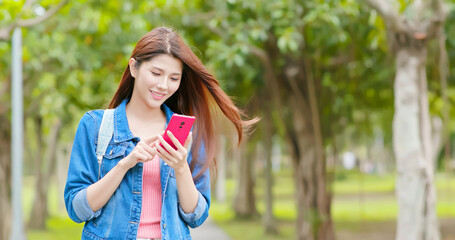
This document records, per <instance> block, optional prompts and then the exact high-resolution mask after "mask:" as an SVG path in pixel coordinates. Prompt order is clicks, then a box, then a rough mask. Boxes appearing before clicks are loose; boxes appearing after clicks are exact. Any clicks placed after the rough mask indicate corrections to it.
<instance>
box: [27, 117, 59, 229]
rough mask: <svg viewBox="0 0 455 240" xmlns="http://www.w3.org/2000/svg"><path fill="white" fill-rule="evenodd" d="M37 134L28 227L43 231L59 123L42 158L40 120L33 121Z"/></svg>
mask: <svg viewBox="0 0 455 240" xmlns="http://www.w3.org/2000/svg"><path fill="white" fill-rule="evenodd" d="M35 123H36V124H35V127H36V132H37V153H36V154H35V156H36V161H35V163H36V165H35V189H36V192H35V199H34V201H33V206H32V212H31V215H30V220H29V223H28V227H30V228H33V229H45V228H46V220H47V217H48V215H49V212H48V207H47V199H48V198H47V196H48V192H49V185H50V179H51V176H52V174H53V172H54V169H55V165H56V153H57V139H58V136H59V132H60V129H61V122H60V121H58V122H57V123H56V124H54V125H53V127H52V129H51V132H50V134H49V139H48V141H47V144H46V151H45V154H44V157H43V154H42V150H43V149H44V144H43V140H44V139H43V135H42V131H43V129H42V119H41V117H37V118H36V119H35Z"/></svg>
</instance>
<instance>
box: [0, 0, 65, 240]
mask: <svg viewBox="0 0 455 240" xmlns="http://www.w3.org/2000/svg"><path fill="white" fill-rule="evenodd" d="M33 2H34V1H31V0H29V1H26V2H25V3H24V5H23V6H22V7H18V6H16V5H15V6H11V9H8V10H12V11H11V12H12V15H13V14H16V15H15V18H14V19H12V20H10V21H8V22H5V21H0V24H1V25H0V26H2V27H0V42H1V41H7V40H9V39H10V33H11V31H12V30H13V29H14V28H16V27H32V26H35V25H37V24H39V23H41V22H43V21H45V20H47V19H49V18H50V17H52V16H53V15H55V13H56V12H58V11H59V10H60V9H61V8H62V7H63V6H64V5H65V4H66V2H67V1H66V0H63V1H60V2H59V3H58V4H56V5H55V6H52V5H50V6H51V8H50V9H49V10H48V11H47V12H45V13H44V14H43V15H41V16H36V17H30V16H31V15H32V14H31V12H32V4H33ZM16 4H21V3H16ZM46 7H47V6H46ZM16 9H19V10H18V11H17V12H14V10H16ZM4 25H6V26H4ZM9 49H10V48H9ZM6 56H8V55H6ZM7 76H8V75H7ZM9 79H10V77H8V78H7V80H6V81H3V79H1V80H2V81H1V83H2V85H1V87H0V89H1V90H0V93H1V94H0V96H6V95H7V94H6V93H7V92H9V89H10V84H9ZM10 106H11V104H10V101H9V100H6V99H5V102H2V103H1V104H0V123H1V126H2V127H0V139H1V140H0V149H1V152H2V155H1V156H0V182H1V183H2V184H0V210H1V212H2V214H3V217H2V218H1V220H0V238H1V239H7V238H9V234H10V228H11V224H10V221H9V220H10V219H11V217H9V216H11V194H10V192H11V191H10V190H11V162H10V161H11V131H10V129H11V124H10V120H9V117H8V115H9V114H8V113H9V111H10Z"/></svg>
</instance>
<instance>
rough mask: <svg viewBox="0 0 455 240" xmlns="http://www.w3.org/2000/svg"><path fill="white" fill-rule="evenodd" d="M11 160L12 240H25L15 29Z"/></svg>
mask: <svg viewBox="0 0 455 240" xmlns="http://www.w3.org/2000/svg"><path fill="white" fill-rule="evenodd" d="M11 82H12V83H11V103H12V104H11V109H12V117H11V122H12V123H11V125H12V129H11V143H12V144H11V160H12V164H11V166H12V186H11V189H12V207H13V209H12V211H13V219H12V220H13V221H12V232H11V240H23V239H25V238H24V235H25V234H24V227H23V220H22V160H23V150H24V111H23V93H22V89H23V86H22V85H23V84H22V31H21V29H20V28H16V29H14V32H13V38H12V78H11Z"/></svg>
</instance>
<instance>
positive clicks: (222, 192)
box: [215, 135, 226, 202]
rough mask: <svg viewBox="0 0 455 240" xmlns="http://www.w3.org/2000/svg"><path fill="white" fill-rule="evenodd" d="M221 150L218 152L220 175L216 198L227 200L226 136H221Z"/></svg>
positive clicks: (222, 200)
mask: <svg viewBox="0 0 455 240" xmlns="http://www.w3.org/2000/svg"><path fill="white" fill-rule="evenodd" d="M219 148H220V150H219V152H218V154H217V164H218V175H217V179H216V192H215V193H216V200H217V201H219V202H224V201H226V136H224V135H221V136H220V147H219Z"/></svg>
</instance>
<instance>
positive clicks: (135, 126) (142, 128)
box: [126, 98, 166, 139]
mask: <svg viewBox="0 0 455 240" xmlns="http://www.w3.org/2000/svg"><path fill="white" fill-rule="evenodd" d="M126 116H127V119H128V125H129V128H130V131H131V132H132V133H133V135H134V136H137V137H140V138H141V139H148V138H150V137H152V136H155V135H157V134H160V133H161V132H162V131H164V127H165V125H166V115H165V114H164V112H163V111H161V108H160V107H158V108H149V107H148V106H147V105H145V104H143V103H142V102H140V101H134V100H133V98H132V99H131V100H130V102H129V103H128V104H127V105H126Z"/></svg>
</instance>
